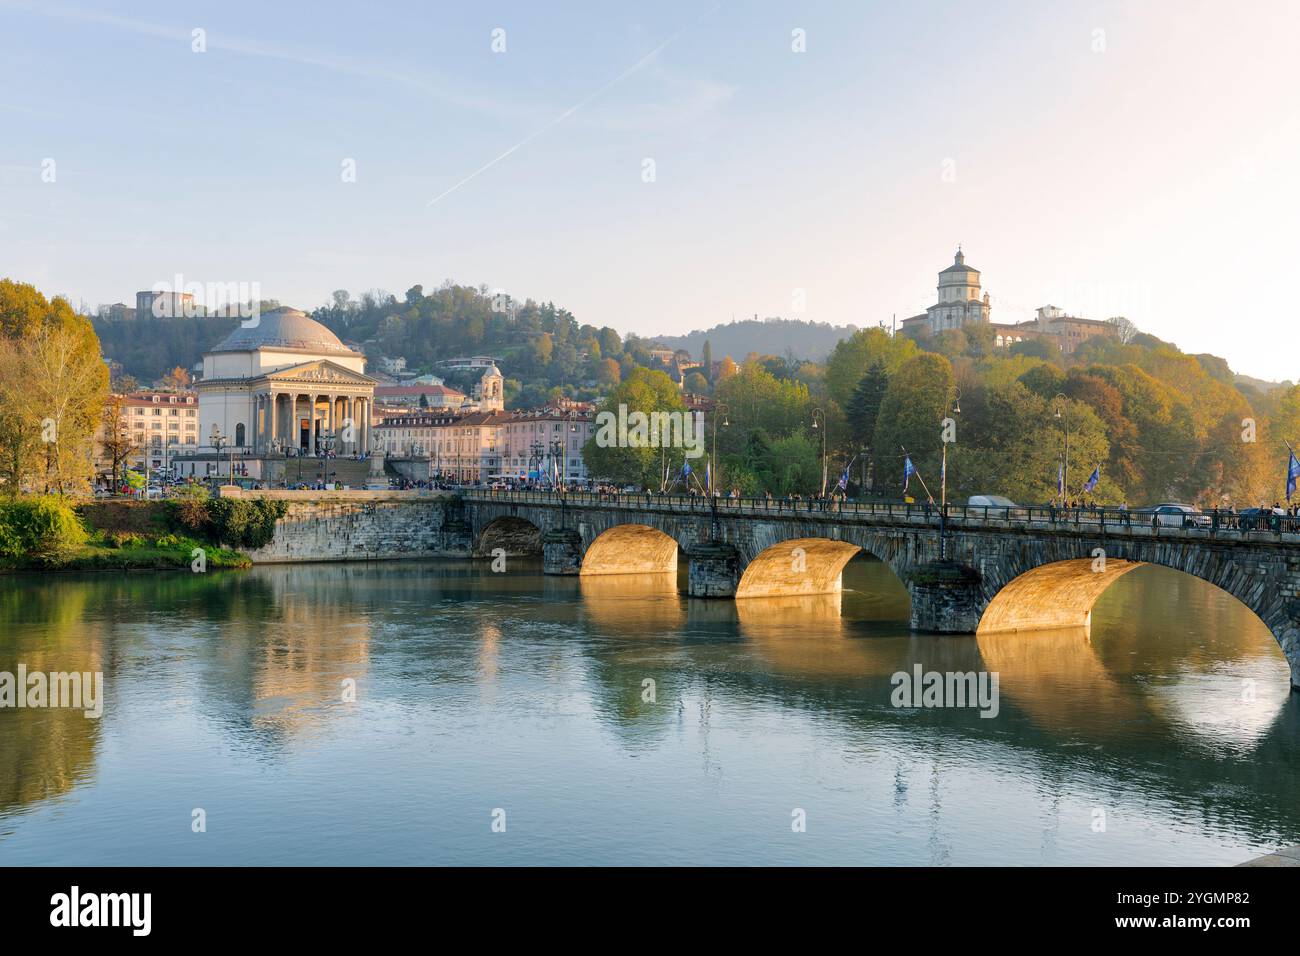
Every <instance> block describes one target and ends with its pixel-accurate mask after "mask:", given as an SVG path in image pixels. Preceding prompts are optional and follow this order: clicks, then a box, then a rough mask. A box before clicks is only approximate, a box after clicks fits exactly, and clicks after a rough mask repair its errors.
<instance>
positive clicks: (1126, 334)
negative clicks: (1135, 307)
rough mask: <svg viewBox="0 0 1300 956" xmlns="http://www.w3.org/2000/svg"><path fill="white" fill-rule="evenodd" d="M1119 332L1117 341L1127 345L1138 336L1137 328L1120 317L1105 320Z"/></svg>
mask: <svg viewBox="0 0 1300 956" xmlns="http://www.w3.org/2000/svg"><path fill="white" fill-rule="evenodd" d="M1106 321H1107V322H1109V323H1110V324H1111V325H1113V326H1115V328H1116V329H1117V330H1118V331H1119V335H1118V337H1119V340H1120V342H1122V343H1123V344H1124V345H1128V344H1129V343H1130V342H1132V341H1133V339H1134V338H1135V337H1136V336H1137V334H1138V327H1137V326H1136V325H1134V324H1133V323H1132V322H1130V321H1129V320H1128V319H1126V318H1124V316H1122V315H1116V316H1112V317H1111V318H1109V319H1107V320H1106Z"/></svg>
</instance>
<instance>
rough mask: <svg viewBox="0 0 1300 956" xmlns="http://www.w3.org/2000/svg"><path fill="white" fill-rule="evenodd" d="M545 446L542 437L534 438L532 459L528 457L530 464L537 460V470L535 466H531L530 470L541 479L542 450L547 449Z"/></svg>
mask: <svg viewBox="0 0 1300 956" xmlns="http://www.w3.org/2000/svg"><path fill="white" fill-rule="evenodd" d="M545 447H546V446H544V445H543V444H542V442H541V439H539V438H534V439H533V444H532V447H531V450H532V453H533V456H532V457H531V458H530V459H528V461H529V464H530V465H531V464H532V463H533V462H534V461H535V462H537V468H536V469H535V470H534V469H533V468H529V469H528V470H529V471H530V472H532V474H534V475H536V476H537V480H539V481H540V480H541V477H542V452H543V451H544V450H545Z"/></svg>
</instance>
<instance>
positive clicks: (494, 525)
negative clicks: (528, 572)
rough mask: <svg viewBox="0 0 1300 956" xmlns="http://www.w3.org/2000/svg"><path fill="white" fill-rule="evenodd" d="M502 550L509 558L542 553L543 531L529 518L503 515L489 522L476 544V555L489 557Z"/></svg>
mask: <svg viewBox="0 0 1300 956" xmlns="http://www.w3.org/2000/svg"><path fill="white" fill-rule="evenodd" d="M497 548H501V549H503V550H504V551H505V553H506V555H507V556H509V557H512V558H514V557H523V556H525V555H537V554H541V553H542V529H541V528H539V527H538V526H537V525H535V524H533V523H532V522H531V521H529V520H528V519H527V518H520V517H518V516H516V515H502V516H500V517H498V518H494V519H493V520H492V521H489V522H488V523H487V524H486V525H485V526H484V527H483V530H482V531H480V532H479V535H478V540H477V541H475V542H474V554H475V556H477V557H488V556H490V555H491V554H492V552H493V551H494V550H496V549H497Z"/></svg>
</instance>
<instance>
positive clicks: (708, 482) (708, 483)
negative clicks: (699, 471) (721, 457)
mask: <svg viewBox="0 0 1300 956" xmlns="http://www.w3.org/2000/svg"><path fill="white" fill-rule="evenodd" d="M704 487H705V488H706V489H708V491H709V494H712V493H713V462H711V461H706V462H705V463H704Z"/></svg>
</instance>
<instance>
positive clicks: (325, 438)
mask: <svg viewBox="0 0 1300 956" xmlns="http://www.w3.org/2000/svg"><path fill="white" fill-rule="evenodd" d="M334 441H335V437H334V433H333V432H322V433H321V436H320V445H321V451H322V452H323V453H324V455H325V460H324V464H322V465H321V471H322V472H323V473H324V479H325V480H324V484H327V485H328V484H329V483H330V452H331V451H333V450H334Z"/></svg>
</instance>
